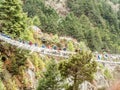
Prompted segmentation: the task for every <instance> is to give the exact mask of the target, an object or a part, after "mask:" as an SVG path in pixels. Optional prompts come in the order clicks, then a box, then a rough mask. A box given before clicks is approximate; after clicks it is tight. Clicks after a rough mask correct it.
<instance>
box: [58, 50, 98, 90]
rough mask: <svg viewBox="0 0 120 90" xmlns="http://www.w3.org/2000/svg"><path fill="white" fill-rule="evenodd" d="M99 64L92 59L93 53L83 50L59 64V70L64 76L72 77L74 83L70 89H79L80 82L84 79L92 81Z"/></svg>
mask: <svg viewBox="0 0 120 90" xmlns="http://www.w3.org/2000/svg"><path fill="white" fill-rule="evenodd" d="M96 67H97V64H96V62H95V61H94V60H92V53H91V52H88V51H81V52H79V53H78V54H76V55H74V56H72V57H71V58H70V59H69V60H65V61H63V62H61V63H60V64H59V70H60V73H61V75H62V76H63V77H64V78H70V79H71V80H72V81H73V85H72V86H69V89H68V90H79V89H78V87H79V84H81V83H82V82H83V81H85V80H87V81H92V80H93V78H94V77H93V75H94V73H95V72H96Z"/></svg>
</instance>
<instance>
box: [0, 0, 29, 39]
mask: <svg viewBox="0 0 120 90" xmlns="http://www.w3.org/2000/svg"><path fill="white" fill-rule="evenodd" d="M26 19H27V16H26V14H25V13H23V11H22V3H21V1H20V0H4V1H3V2H2V3H1V5H0V26H1V28H0V32H2V33H5V34H9V35H10V36H12V37H16V36H17V37H20V35H21V33H22V32H24V31H25V30H26V26H27V23H26Z"/></svg>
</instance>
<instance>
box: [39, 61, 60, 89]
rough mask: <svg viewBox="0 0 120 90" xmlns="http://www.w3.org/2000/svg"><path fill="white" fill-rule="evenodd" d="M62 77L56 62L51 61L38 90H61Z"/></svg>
mask: <svg viewBox="0 0 120 90" xmlns="http://www.w3.org/2000/svg"><path fill="white" fill-rule="evenodd" d="M60 81H61V77H60V73H59V71H58V66H57V63H56V62H55V60H51V61H50V62H49V64H48V65H47V67H46V72H44V73H43V78H41V79H40V81H39V86H38V89H37V90H61V86H60V85H61V84H62V83H60Z"/></svg>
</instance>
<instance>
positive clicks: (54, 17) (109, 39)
mask: <svg viewBox="0 0 120 90" xmlns="http://www.w3.org/2000/svg"><path fill="white" fill-rule="evenodd" d="M46 1H50V0H46ZM54 2H55V4H58V3H60V2H61V1H59V0H58V1H54ZM109 2H110V3H112V4H113V5H116V4H117V8H113V7H112V5H111V4H110V3H109ZM64 4H65V5H66V6H64V7H66V8H67V9H68V11H69V13H67V14H65V15H62V16H61V15H60V14H59V13H57V11H56V10H55V9H54V8H52V6H48V5H47V6H46V4H45V1H44V0H24V6H23V9H24V11H25V12H27V13H28V16H29V17H31V18H36V19H37V20H39V22H40V23H39V24H37V23H36V21H35V24H36V25H37V26H38V27H40V28H41V29H42V31H44V32H47V33H53V34H58V35H66V36H72V37H73V38H76V39H77V40H78V41H84V42H85V43H86V45H87V46H88V47H89V48H90V49H91V50H92V51H96V50H97V51H104V50H105V51H109V52H111V53H119V52H120V9H119V8H120V5H119V0H110V1H109V0H89V2H88V1H87V0H75V1H74V0H66V1H65V3H64ZM51 5H52V4H51Z"/></svg>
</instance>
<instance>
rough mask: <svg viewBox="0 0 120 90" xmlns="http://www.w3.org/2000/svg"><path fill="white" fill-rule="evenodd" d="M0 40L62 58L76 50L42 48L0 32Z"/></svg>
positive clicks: (103, 61)
mask: <svg viewBox="0 0 120 90" xmlns="http://www.w3.org/2000/svg"><path fill="white" fill-rule="evenodd" d="M0 40H2V41H4V42H6V43H9V44H11V45H13V46H16V47H18V48H21V49H24V50H29V51H31V52H30V53H32V52H38V53H40V54H43V55H50V56H55V57H62V58H69V56H71V55H74V54H76V52H70V51H63V50H54V49H48V48H42V47H38V46H35V45H34V44H32V45H29V44H28V43H23V42H20V41H17V40H14V39H11V38H10V37H9V36H7V35H5V34H1V33H0ZM119 57H120V56H119ZM96 61H97V62H100V63H107V64H120V62H113V61H106V60H96Z"/></svg>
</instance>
